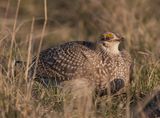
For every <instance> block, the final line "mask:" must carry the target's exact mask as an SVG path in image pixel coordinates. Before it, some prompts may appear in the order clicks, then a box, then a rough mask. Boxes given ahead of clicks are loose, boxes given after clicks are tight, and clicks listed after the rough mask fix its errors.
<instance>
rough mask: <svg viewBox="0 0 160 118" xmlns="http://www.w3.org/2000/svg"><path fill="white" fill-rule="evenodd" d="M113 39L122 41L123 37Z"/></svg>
mask: <svg viewBox="0 0 160 118" xmlns="http://www.w3.org/2000/svg"><path fill="white" fill-rule="evenodd" d="M115 41H124V37H120V38H117V39H115Z"/></svg>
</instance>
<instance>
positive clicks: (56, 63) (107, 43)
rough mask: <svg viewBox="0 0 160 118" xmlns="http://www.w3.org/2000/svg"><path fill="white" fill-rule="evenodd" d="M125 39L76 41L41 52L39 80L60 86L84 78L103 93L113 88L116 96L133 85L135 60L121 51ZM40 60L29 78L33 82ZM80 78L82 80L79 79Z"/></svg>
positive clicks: (110, 35)
mask: <svg viewBox="0 0 160 118" xmlns="http://www.w3.org/2000/svg"><path fill="white" fill-rule="evenodd" d="M120 41H121V37H119V36H118V35H116V34H114V33H111V32H107V33H104V34H103V35H102V37H101V39H100V40H98V41H96V42H89V41H72V42H67V43H64V44H61V45H58V46H55V47H53V48H49V49H46V50H44V51H42V52H40V55H39V59H38V63H37V67H36V73H35V78H34V79H36V80H37V81H39V82H41V83H43V84H46V85H48V84H49V83H52V84H53V85H59V84H60V83H62V82H64V81H69V80H71V79H76V78H78V79H80V77H83V78H86V79H89V80H90V81H92V82H93V83H95V86H96V87H95V88H97V90H98V91H99V90H100V91H101V90H104V89H105V88H107V86H108V84H110V86H111V92H112V93H116V92H117V91H119V90H120V89H121V88H123V87H124V86H127V84H128V83H129V75H130V67H131V57H130V55H129V54H128V53H127V52H126V51H119V49H118V46H119V43H120ZM35 61H36V58H35V59H33V61H32V67H31V69H30V70H29V78H33V75H34V74H33V73H34V69H35ZM77 76H78V77H77Z"/></svg>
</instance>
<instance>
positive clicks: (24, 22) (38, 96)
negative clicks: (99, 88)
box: [0, 0, 160, 118]
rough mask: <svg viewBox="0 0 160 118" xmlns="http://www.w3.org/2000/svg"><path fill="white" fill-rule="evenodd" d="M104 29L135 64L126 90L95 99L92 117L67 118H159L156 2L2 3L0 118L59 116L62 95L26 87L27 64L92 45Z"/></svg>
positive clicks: (159, 24)
mask: <svg viewBox="0 0 160 118" xmlns="http://www.w3.org/2000/svg"><path fill="white" fill-rule="evenodd" d="M106 31H111V32H116V33H119V34H120V35H122V36H123V37H125V41H124V42H123V43H122V45H121V47H122V48H125V49H126V50H127V51H128V52H129V53H130V54H131V56H132V60H133V64H134V67H133V73H132V75H131V76H132V79H133V80H132V82H131V84H130V87H129V89H128V91H127V92H126V93H125V94H119V95H115V96H111V97H107V96H103V97H99V98H97V100H96V101H95V103H93V104H95V106H96V110H95V112H96V113H94V115H92V116H87V115H84V114H83V113H81V112H80V113H79V115H75V116H69V117H73V118H74V117H75V118H83V117H86V118H88V117H90V118H93V117H95V118H158V117H160V93H159V92H160V36H159V35H160V1H159V0H39V1H38V0H1V1H0V118H63V117H64V112H65V111H67V109H65V107H64V108H63V106H64V105H63V101H64V97H63V95H62V93H61V92H60V90H58V89H56V88H54V87H50V88H45V87H44V86H42V85H41V84H39V83H38V82H33V83H31V84H28V81H27V73H28V71H27V70H28V68H29V64H30V63H31V60H32V58H33V57H34V56H36V55H37V54H39V52H40V51H41V50H44V49H47V48H49V47H54V46H55V45H58V44H61V43H64V42H68V41H73V40H89V41H96V40H98V39H99V36H100V34H101V33H103V32H106ZM16 61H20V63H18V64H15V62H16ZM21 61H22V62H25V63H26V64H23V63H21ZM154 96H156V97H154ZM153 98H154V99H153ZM155 99H156V100H155ZM150 100H152V101H151V102H152V103H151V105H149V103H150ZM154 100H155V101H154ZM82 102H83V101H82ZM80 104H81V103H80ZM150 106H151V107H150ZM154 106H155V107H154ZM86 107H87V106H86Z"/></svg>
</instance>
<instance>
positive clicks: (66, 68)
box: [30, 41, 94, 84]
mask: <svg viewBox="0 0 160 118" xmlns="http://www.w3.org/2000/svg"><path fill="white" fill-rule="evenodd" d="M92 47H93V43H91V42H84V41H73V42H68V43H65V44H62V45H59V46H57V47H54V48H49V49H47V50H44V51H42V52H41V53H40V56H39V60H38V63H37V68H36V75H35V78H37V80H38V81H43V82H45V83H46V84H47V83H48V80H53V81H56V82H60V81H64V80H68V79H72V78H73V77H74V76H75V75H76V74H78V72H79V71H78V70H81V71H82V70H83V68H85V67H86V65H85V64H86V61H87V60H88V57H90V56H91V55H92V54H93V53H94V52H93V51H92ZM93 55H94V54H93ZM91 58H92V56H91ZM35 61H36V58H35V59H34V60H33V62H32V64H33V65H32V68H31V70H30V77H32V76H33V70H34V68H35V67H34V66H35ZM54 83H55V82H54Z"/></svg>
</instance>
